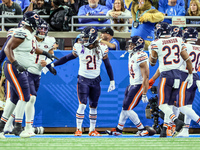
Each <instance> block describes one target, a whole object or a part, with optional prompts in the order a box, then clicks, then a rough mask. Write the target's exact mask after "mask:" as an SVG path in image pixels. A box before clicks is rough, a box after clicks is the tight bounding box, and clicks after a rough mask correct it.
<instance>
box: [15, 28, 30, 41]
mask: <svg viewBox="0 0 200 150" xmlns="http://www.w3.org/2000/svg"><path fill="white" fill-rule="evenodd" d="M13 36H14V37H16V38H20V39H25V38H27V39H32V38H33V36H32V35H31V33H30V32H28V30H24V29H22V28H17V29H16V30H15V31H14V33H13Z"/></svg>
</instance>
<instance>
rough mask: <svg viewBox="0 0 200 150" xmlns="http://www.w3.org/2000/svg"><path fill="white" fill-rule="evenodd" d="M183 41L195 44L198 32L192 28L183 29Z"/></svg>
mask: <svg viewBox="0 0 200 150" xmlns="http://www.w3.org/2000/svg"><path fill="white" fill-rule="evenodd" d="M183 39H184V40H188V41H195V42H196V41H197V40H198V31H197V30H196V29H195V28H192V27H188V28H185V30H184V31H183Z"/></svg>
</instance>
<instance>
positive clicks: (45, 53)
mask: <svg viewBox="0 0 200 150" xmlns="http://www.w3.org/2000/svg"><path fill="white" fill-rule="evenodd" d="M42 55H45V56H47V57H48V58H49V59H51V60H52V61H53V58H55V59H57V60H59V59H58V57H56V56H54V55H51V54H49V53H48V52H46V51H43V52H42Z"/></svg>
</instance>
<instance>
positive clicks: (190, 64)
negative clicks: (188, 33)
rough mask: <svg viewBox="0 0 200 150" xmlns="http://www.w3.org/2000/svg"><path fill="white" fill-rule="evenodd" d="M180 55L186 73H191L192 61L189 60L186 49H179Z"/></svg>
mask: <svg viewBox="0 0 200 150" xmlns="http://www.w3.org/2000/svg"><path fill="white" fill-rule="evenodd" d="M181 57H182V58H183V60H184V61H185V62H186V65H187V69H188V73H189V74H192V61H191V59H190V57H189V55H188V53H187V51H186V50H184V47H183V48H182V51H181Z"/></svg>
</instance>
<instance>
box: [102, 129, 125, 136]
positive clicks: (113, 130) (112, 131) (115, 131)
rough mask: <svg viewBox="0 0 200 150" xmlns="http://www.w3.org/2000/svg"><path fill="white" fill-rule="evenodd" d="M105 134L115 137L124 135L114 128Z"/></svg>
mask: <svg viewBox="0 0 200 150" xmlns="http://www.w3.org/2000/svg"><path fill="white" fill-rule="evenodd" d="M105 132H106V133H107V134H108V135H114V136H119V135H122V131H117V130H116V128H113V129H112V130H106V131H105Z"/></svg>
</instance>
